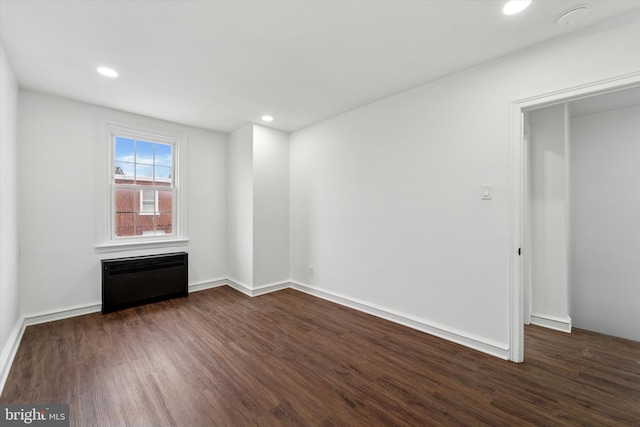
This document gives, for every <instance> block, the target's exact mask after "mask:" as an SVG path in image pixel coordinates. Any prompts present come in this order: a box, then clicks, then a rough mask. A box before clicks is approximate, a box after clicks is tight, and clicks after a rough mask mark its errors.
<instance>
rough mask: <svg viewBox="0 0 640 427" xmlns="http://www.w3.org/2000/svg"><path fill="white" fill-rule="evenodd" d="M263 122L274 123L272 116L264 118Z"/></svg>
mask: <svg viewBox="0 0 640 427" xmlns="http://www.w3.org/2000/svg"><path fill="white" fill-rule="evenodd" d="M262 120H263V121H265V122H272V121H273V117H271V116H262Z"/></svg>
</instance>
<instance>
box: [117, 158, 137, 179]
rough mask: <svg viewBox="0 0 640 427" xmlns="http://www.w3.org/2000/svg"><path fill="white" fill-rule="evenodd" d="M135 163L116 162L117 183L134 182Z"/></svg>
mask: <svg viewBox="0 0 640 427" xmlns="http://www.w3.org/2000/svg"><path fill="white" fill-rule="evenodd" d="M133 171H134V164H133V163H128V162H116V166H115V182H116V184H126V183H127V181H128V182H129V183H131V184H133Z"/></svg>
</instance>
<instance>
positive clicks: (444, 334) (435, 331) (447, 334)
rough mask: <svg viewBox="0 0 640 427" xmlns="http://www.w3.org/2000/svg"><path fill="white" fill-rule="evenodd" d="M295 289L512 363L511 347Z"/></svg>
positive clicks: (348, 299)
mask: <svg viewBox="0 0 640 427" xmlns="http://www.w3.org/2000/svg"><path fill="white" fill-rule="evenodd" d="M291 288H292V289H295V290H297V291H300V292H304V293H306V294H309V295H313V296H315V297H319V298H322V299H325V300H327V301H331V302H334V303H337V304H340V305H343V306H345V307H349V308H353V309H355V310H358V311H362V312H364V313H368V314H371V315H373V316H376V317H380V318H382V319H385V320H389V321H391V322H394V323H398V324H400V325H403V326H407V327H409V328H412V329H416V330H418V331H421V332H425V333H427V334H430V335H434V336H436V337H438V338H442V339H445V340H448V341H452V342H455V343H456V344H460V345H462V346H465V347H469V348H472V349H474V350H478V351H481V352H483V353H487V354H490V355H491V356H495V357H498V358H500V359H504V360H508V359H509V346H508V344H505V343H501V342H498V341H494V340H490V339H487V338H484V337H480V336H477V335H474V334H470V333H468V332H464V331H460V330H457V329H454V328H450V327H448V326H444V325H440V324H438V323H435V322H431V321H429V320H426V319H421V318H418V317H415V316H412V315H409V314H405V313H400V312H397V311H395V310H391V309H388V308H385V307H380V306H377V305H375V304H371V303H368V302H366V301H361V300H357V299H355V298H351V297H347V296H344V295H339V294H337V293H335V292H332V291H327V290H324V289H320V288H317V287H314V286H310V285H306V284H302V283H299V282H293V281H292V282H291Z"/></svg>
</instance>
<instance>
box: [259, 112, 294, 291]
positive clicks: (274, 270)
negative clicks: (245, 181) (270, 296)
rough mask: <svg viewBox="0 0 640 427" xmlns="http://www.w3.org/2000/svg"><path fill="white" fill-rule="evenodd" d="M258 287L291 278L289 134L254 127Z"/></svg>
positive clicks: (262, 127) (286, 280)
mask: <svg viewBox="0 0 640 427" xmlns="http://www.w3.org/2000/svg"><path fill="white" fill-rule="evenodd" d="M253 190H254V194H253V207H254V209H253V213H254V217H253V226H254V229H253V250H254V256H253V259H254V276H253V279H254V281H253V284H254V286H264V285H269V284H274V283H282V282H288V281H289V134H287V133H285V132H281V131H278V130H275V129H270V128H266V127H264V126H258V125H254V126H253Z"/></svg>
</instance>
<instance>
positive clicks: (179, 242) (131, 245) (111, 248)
mask: <svg viewBox="0 0 640 427" xmlns="http://www.w3.org/2000/svg"><path fill="white" fill-rule="evenodd" d="M188 244H189V239H171V240H153V241H148V242H140V241H137V242H123V243H106V244H103V245H96V252H97V253H107V252H124V251H135V250H139V249H152V248H165V247H170V246H187V245H188Z"/></svg>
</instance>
